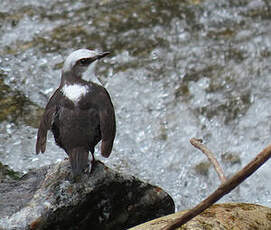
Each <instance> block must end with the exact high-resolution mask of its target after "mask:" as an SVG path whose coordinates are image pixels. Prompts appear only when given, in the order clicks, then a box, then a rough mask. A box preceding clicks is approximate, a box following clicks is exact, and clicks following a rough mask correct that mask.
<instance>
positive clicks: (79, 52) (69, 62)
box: [63, 49, 98, 72]
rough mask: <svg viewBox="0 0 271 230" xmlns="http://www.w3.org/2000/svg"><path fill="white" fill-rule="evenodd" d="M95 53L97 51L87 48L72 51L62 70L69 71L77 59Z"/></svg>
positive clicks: (90, 56) (91, 55) (95, 54)
mask: <svg viewBox="0 0 271 230" xmlns="http://www.w3.org/2000/svg"><path fill="white" fill-rule="evenodd" d="M97 55H98V53H97V52H96V51H94V50H88V49H79V50H76V51H74V52H72V53H71V54H70V55H69V56H68V57H67V59H66V60H65V62H64V65H63V72H69V71H70V70H71V69H72V68H73V67H74V65H75V63H76V62H77V61H78V60H80V59H83V58H92V57H95V56H97Z"/></svg>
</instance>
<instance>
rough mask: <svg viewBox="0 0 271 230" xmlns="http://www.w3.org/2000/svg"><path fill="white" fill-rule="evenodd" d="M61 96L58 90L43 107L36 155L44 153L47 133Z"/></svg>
mask: <svg viewBox="0 0 271 230" xmlns="http://www.w3.org/2000/svg"><path fill="white" fill-rule="evenodd" d="M60 96H61V92H60V89H59V88H58V89H57V90H56V91H55V93H54V94H53V96H52V97H51V98H50V100H49V102H48V104H47V105H46V107H45V111H44V113H43V115H42V117H41V120H40V126H39V130H38V135H37V142H36V154H39V153H40V152H42V153H44V152H45V149H46V140H47V131H48V130H49V129H50V128H51V126H52V123H53V119H54V116H55V113H56V108H57V99H59V97H60Z"/></svg>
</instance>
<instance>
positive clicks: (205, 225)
mask: <svg viewBox="0 0 271 230" xmlns="http://www.w3.org/2000/svg"><path fill="white" fill-rule="evenodd" d="M185 212H186V211H182V212H177V213H174V214H172V215H168V216H164V217H161V218H158V219H155V220H152V221H149V222H148V223H145V224H141V225H139V226H136V227H134V228H131V229H130V230H158V229H161V228H162V227H165V226H166V225H167V224H168V223H170V222H171V221H173V220H175V219H176V218H178V217H180V216H181V215H183V214H184V213H185ZM270 216H271V209H270V208H267V207H264V206H260V205H256V204H246V203H225V204H216V205H213V206H212V207H210V208H209V209H206V210H205V211H204V212H203V213H201V214H200V215H198V216H197V217H195V218H194V219H192V220H191V221H189V222H188V223H186V224H185V225H183V226H182V227H180V228H176V230H177V229H178V230H181V229H185V230H195V229H197V230H206V229H212V230H229V229H258V230H269V229H271V218H270Z"/></svg>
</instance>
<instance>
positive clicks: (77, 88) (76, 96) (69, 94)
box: [61, 84, 89, 105]
mask: <svg viewBox="0 0 271 230" xmlns="http://www.w3.org/2000/svg"><path fill="white" fill-rule="evenodd" d="M61 91H62V93H63V95H64V96H65V97H66V98H68V99H69V100H71V101H72V102H73V103H74V104H75V105H76V104H77V103H78V102H79V100H80V99H81V98H82V97H83V96H85V95H86V94H87V93H88V92H89V87H88V86H86V85H80V84H73V85H64V86H63V88H62V90H61Z"/></svg>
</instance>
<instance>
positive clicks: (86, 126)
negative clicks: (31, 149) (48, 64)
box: [36, 49, 116, 176]
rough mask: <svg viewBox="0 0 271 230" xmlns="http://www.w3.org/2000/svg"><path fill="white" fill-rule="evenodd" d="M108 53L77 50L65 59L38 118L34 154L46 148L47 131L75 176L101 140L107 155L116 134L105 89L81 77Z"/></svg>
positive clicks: (102, 148)
mask: <svg viewBox="0 0 271 230" xmlns="http://www.w3.org/2000/svg"><path fill="white" fill-rule="evenodd" d="M108 54H109V52H104V53H98V52H96V51H93V50H88V49H79V50H76V51H74V52H72V53H71V54H70V55H69V56H68V57H67V59H66V61H65V62H64V66H63V69H62V76H61V83H60V86H59V87H58V89H57V90H56V91H55V92H54V94H53V96H52V97H51V98H50V100H49V102H48V104H47V106H46V108H45V111H44V114H43V116H42V118H41V121H40V127H39V130H38V135H37V143H36V153H37V154H39V153H40V152H42V153H44V152H45V149H46V139H47V131H48V130H51V131H52V132H53V134H54V138H55V142H56V144H57V145H59V146H60V147H61V148H63V149H64V150H65V152H66V153H67V154H68V156H69V160H70V163H71V167H72V172H73V175H74V176H77V175H79V174H80V173H81V172H82V171H83V170H84V169H86V168H87V167H88V155H89V151H90V152H91V154H92V161H91V167H92V164H93V162H94V148H95V145H96V144H97V143H98V142H99V141H100V140H102V144H101V154H102V155H103V156H104V157H109V155H110V153H111V151H112V147H113V142H114V139H115V134H116V122H115V112H114V107H113V105H112V102H111V99H110V96H109V94H108V92H107V91H106V89H105V88H104V87H102V86H101V85H98V84H96V83H94V82H91V81H85V80H83V79H82V74H83V73H84V72H85V71H86V70H87V68H88V67H89V65H90V64H91V63H92V62H94V61H96V60H98V59H101V58H103V57H105V56H106V55H108Z"/></svg>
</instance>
